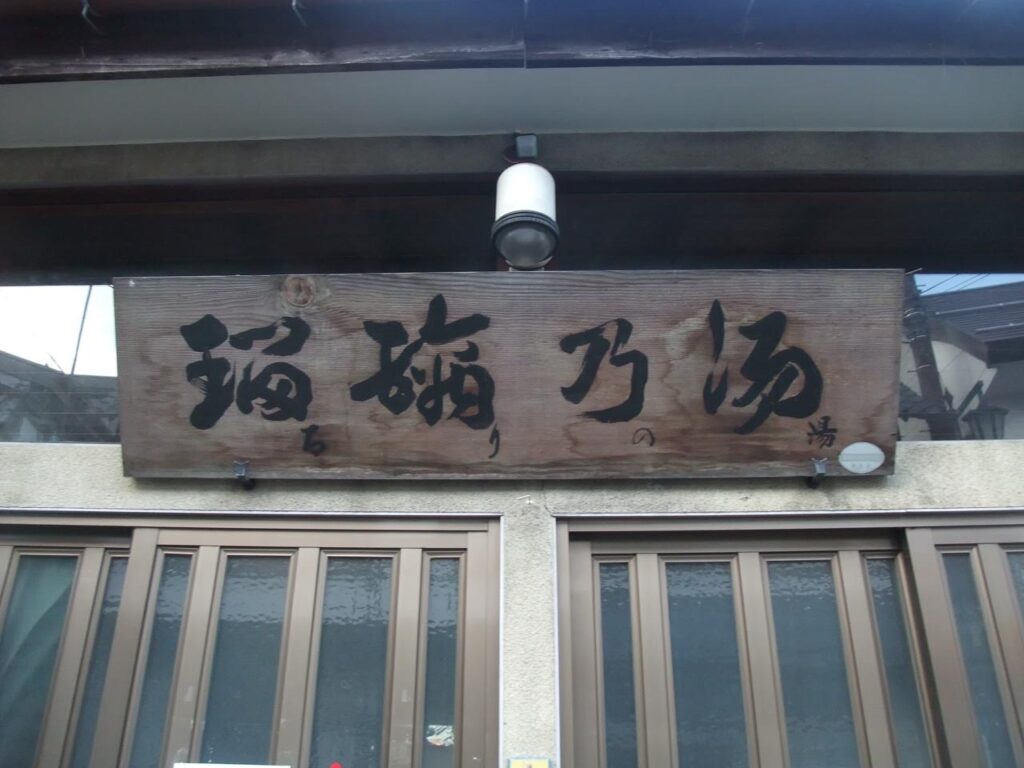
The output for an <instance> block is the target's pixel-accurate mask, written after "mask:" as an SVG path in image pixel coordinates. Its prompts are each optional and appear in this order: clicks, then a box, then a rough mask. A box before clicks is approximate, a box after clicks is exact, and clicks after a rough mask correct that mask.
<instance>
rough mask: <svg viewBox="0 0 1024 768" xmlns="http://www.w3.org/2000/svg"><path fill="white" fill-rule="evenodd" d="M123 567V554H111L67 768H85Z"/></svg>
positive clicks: (98, 711) (116, 608)
mask: <svg viewBox="0 0 1024 768" xmlns="http://www.w3.org/2000/svg"><path fill="white" fill-rule="evenodd" d="M127 569H128V558H127V557H111V558H110V560H109V563H108V565H107V578H106V584H105V585H104V588H103V599H102V602H101V604H100V611H99V617H98V619H97V622H96V632H95V637H94V639H93V644H92V652H91V654H90V657H89V671H88V673H87V676H86V678H85V687H84V690H83V691H82V695H81V696H82V701H81V703H80V705H79V710H78V723H77V725H76V726H75V739H74V744H73V746H72V753H71V762H70V768H89V760H90V758H91V757H92V746H93V738H94V736H95V734H96V720H97V718H98V717H99V713H100V697H101V696H102V695H103V684H104V681H105V680H106V678H107V669H108V666H109V662H110V647H111V644H112V642H113V639H114V625H115V624H116V622H117V613H118V609H119V608H120V606H121V593H122V592H123V591H124V577H125V573H126V571H127Z"/></svg>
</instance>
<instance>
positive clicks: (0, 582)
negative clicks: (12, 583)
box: [0, 545, 14, 626]
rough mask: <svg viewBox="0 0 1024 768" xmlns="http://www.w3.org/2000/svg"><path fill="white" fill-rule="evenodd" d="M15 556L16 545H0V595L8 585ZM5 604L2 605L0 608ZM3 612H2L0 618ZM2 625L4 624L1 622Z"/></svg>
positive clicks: (0, 618)
mask: <svg viewBox="0 0 1024 768" xmlns="http://www.w3.org/2000/svg"><path fill="white" fill-rule="evenodd" d="M13 557H14V547H12V546H9V545H4V546H0V595H3V594H4V590H5V589H6V587H7V579H6V576H7V569H8V568H10V566H11V559H12V558H13ZM2 607H3V606H2V605H0V608H2ZM2 619H3V614H0V620H2ZM0 626H2V624H0Z"/></svg>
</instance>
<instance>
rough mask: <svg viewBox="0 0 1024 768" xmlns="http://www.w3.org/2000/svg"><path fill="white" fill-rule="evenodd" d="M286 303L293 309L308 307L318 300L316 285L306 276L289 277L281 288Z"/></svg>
mask: <svg viewBox="0 0 1024 768" xmlns="http://www.w3.org/2000/svg"><path fill="white" fill-rule="evenodd" d="M281 295H282V296H283V297H284V300H285V303H286V304H289V305H291V306H293V307H308V306H309V305H310V304H312V303H313V300H314V299H316V283H314V282H313V278H311V277H306V276H304V275H289V276H288V277H286V278H285V280H284V284H283V285H282V286H281Z"/></svg>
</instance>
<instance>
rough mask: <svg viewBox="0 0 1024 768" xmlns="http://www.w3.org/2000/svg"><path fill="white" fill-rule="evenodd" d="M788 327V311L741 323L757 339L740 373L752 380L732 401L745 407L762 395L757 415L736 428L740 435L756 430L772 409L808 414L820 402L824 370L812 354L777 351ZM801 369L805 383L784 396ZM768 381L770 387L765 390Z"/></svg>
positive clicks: (778, 412) (793, 415) (797, 415)
mask: <svg viewBox="0 0 1024 768" xmlns="http://www.w3.org/2000/svg"><path fill="white" fill-rule="evenodd" d="M785 330H786V315H785V314H784V313H782V312H771V313H769V314H767V315H765V316H764V317H763V318H761V319H760V320H758V321H757V322H756V323H751V324H750V325H744V326H741V327H740V333H741V334H743V336H745V337H746V338H748V339H751V340H753V341H756V344H755V345H754V349H753V350H752V351H751V353H750V355H749V356H748V357H747V359H746V362H744V363H743V365H742V367H741V368H740V373H742V374H743V376H744V377H745V378H746V379H748V380H749V381H751V382H752V383H751V385H750V387H749V389H747V391H746V392H745V393H744V394H743V395H741V396H740V397H737V398H736V399H734V400H733V401H732V404H733V405H735V406H738V407H740V408H743V407H745V406H747V405H750V404H751V403H752V402H754V399H755V398H757V397H758V396H760V397H761V400H760V402H759V403H758V404H757V410H756V411H755V412H754V415H753V416H751V417H750V418H749V419H748V420H747V421H745V422H744V423H743V424H741V425H740V426H739V427H737V428H736V432H737V433H739V434H741V435H746V434H749V433H751V432H753V431H754V430H755V429H757V428H758V427H759V426H761V425H762V424H763V423H764V422H765V419H767V418H768V417H769V416H770V415H771V414H773V413H774V414H776V415H778V416H785V417H788V418H795V419H799V418H806V417H807V416H810V415H812V414H813V413H814V412H815V411H817V410H818V406H820V405H821V394H822V388H823V381H822V377H821V371H819V370H818V366H817V365H815V364H814V361H813V360H812V359H811V357H810V355H808V354H807V353H806V352H804V351H803V350H802V349H800V348H799V347H789V348H788V349H785V350H783V351H782V352H775V348H776V347H777V346H778V345H779V342H780V341H782V334H783V332H784V331H785ZM773 353H774V354H773ZM801 373H802V374H803V376H804V384H803V387H802V388H801V389H800V391H799V392H798V393H796V394H795V395H791V396H789V397H785V395H786V393H787V392H788V391H789V388H790V387H791V386H792V385H793V382H794V381H796V379H797V377H798V376H799V375H800V374H801ZM769 384H771V389H770V390H768V393H767V394H764V389H765V387H767V386H768V385H769Z"/></svg>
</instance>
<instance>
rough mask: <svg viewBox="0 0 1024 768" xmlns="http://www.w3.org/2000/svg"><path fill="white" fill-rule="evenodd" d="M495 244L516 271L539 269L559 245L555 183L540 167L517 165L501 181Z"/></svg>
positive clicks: (493, 233) (496, 207)
mask: <svg viewBox="0 0 1024 768" xmlns="http://www.w3.org/2000/svg"><path fill="white" fill-rule="evenodd" d="M491 242H493V243H494V247H495V248H497V249H498V253H500V254H501V255H502V257H504V259H505V261H507V262H508V263H509V265H510V266H511V267H512V268H513V269H539V268H541V267H543V266H544V265H545V264H547V263H548V262H549V261H551V256H552V254H553V253H554V251H555V246H556V245H558V222H557V221H556V217H555V180H554V178H553V177H552V176H551V174H550V173H548V172H547V170H546V169H544V168H543V167H541V166H539V165H537V164H536V163H516V164H515V165H512V166H510V167H508V168H506V169H505V171H504V172H503V173H502V174H501V176H499V177H498V195H497V201H496V204H495V207H494V226H493V227H492V228H491Z"/></svg>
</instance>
